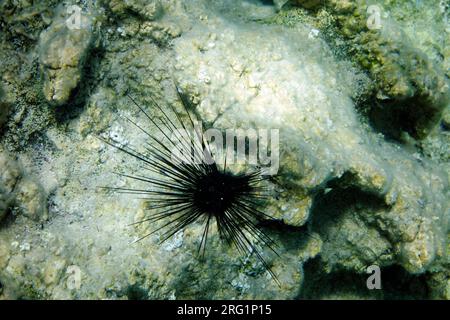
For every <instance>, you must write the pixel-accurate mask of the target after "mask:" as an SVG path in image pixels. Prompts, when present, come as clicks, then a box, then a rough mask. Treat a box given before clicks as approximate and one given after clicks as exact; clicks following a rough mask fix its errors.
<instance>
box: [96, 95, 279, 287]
mask: <svg viewBox="0 0 450 320" xmlns="http://www.w3.org/2000/svg"><path fill="white" fill-rule="evenodd" d="M177 93H178V97H179V99H180V101H181V103H182V105H183V107H184V111H185V112H186V116H187V119H188V121H186V123H185V122H184V121H183V120H182V117H181V116H180V114H178V113H177V112H176V111H175V110H174V108H173V107H172V106H171V107H170V110H166V111H164V110H163V108H161V107H160V106H159V104H158V103H157V102H156V101H155V100H154V99H153V98H151V100H152V104H153V106H154V107H155V108H157V110H158V112H159V113H161V117H160V118H159V120H156V119H153V118H152V117H151V116H150V115H149V114H148V113H147V112H146V111H145V110H144V109H143V108H142V107H141V106H140V105H139V104H138V103H137V102H136V101H135V99H133V98H132V97H131V96H129V98H130V99H131V101H132V102H133V103H134V104H135V105H136V107H137V108H139V110H140V111H141V112H142V113H143V115H144V116H145V117H146V119H147V120H148V121H150V123H151V124H152V125H153V126H155V127H156V128H157V129H158V131H159V132H160V133H161V134H162V136H163V137H164V138H166V139H167V140H168V142H163V140H162V139H158V138H156V137H155V136H153V135H151V134H150V133H149V132H148V131H147V130H145V129H143V127H142V126H141V125H139V124H137V123H136V122H135V121H133V120H130V119H128V118H127V120H128V121H130V122H131V123H132V124H133V125H134V126H135V127H136V128H138V129H139V130H142V131H143V132H144V133H145V134H146V135H147V136H148V139H149V140H148V143H147V145H146V147H145V150H146V151H145V152H138V151H137V150H136V149H133V148H131V147H126V146H122V145H118V144H117V143H114V142H112V141H110V140H104V142H106V143H108V144H109V145H111V146H113V147H115V148H117V149H118V150H120V151H122V152H125V153H126V154H128V155H130V156H132V157H134V158H136V159H138V160H139V161H141V162H142V163H143V165H144V168H145V170H148V171H150V172H152V173H153V174H156V176H157V178H153V177H149V176H134V175H123V174H122V176H124V177H127V178H130V179H134V180H139V181H141V182H144V183H148V184H149V188H148V189H132V188H107V189H112V190H114V191H117V192H122V193H131V194H140V195H145V199H146V201H147V202H148V203H149V208H150V212H151V213H150V214H149V216H148V217H146V218H145V219H144V220H142V221H138V222H136V223H143V222H149V223H152V222H156V221H160V220H162V226H160V227H158V228H157V229H154V230H153V231H152V232H151V233H150V234H148V235H146V236H144V237H142V238H140V239H139V240H142V239H143V238H145V237H148V236H149V235H151V234H153V233H155V232H156V231H159V230H163V232H164V233H163V237H162V240H161V243H162V242H164V241H166V240H167V239H169V238H170V237H172V236H173V235H174V234H175V233H177V232H178V231H180V230H182V229H184V228H185V227H187V226H188V225H190V224H192V223H194V222H196V221H200V222H202V223H204V229H203V233H202V238H201V240H200V245H199V253H200V254H201V256H204V252H205V248H206V242H207V240H208V234H209V231H210V228H211V225H212V223H213V221H215V223H216V226H217V230H218V232H219V236H220V238H221V239H222V240H223V241H225V242H226V243H228V244H230V245H234V246H236V248H237V249H238V250H239V252H240V253H241V254H247V253H249V252H250V253H253V254H255V255H256V257H257V258H258V259H259V261H261V263H262V264H263V266H264V268H265V269H266V270H267V271H268V272H269V273H270V274H271V276H272V278H273V279H275V280H276V281H277V278H276V276H275V275H274V273H273V272H272V270H271V268H270V266H269V265H268V264H267V262H266V261H265V259H264V258H263V256H262V254H261V252H260V251H259V250H258V248H257V247H256V244H255V243H256V242H259V245H262V246H263V247H264V246H265V247H268V248H269V249H270V250H271V251H273V252H275V253H276V251H275V250H274V247H275V243H274V241H273V240H272V239H271V238H270V237H269V236H268V235H267V233H266V232H265V231H264V230H263V229H262V227H261V223H262V222H264V221H267V220H272V218H270V217H269V216H267V215H266V214H265V213H263V212H262V211H261V210H260V209H258V208H259V207H261V201H262V200H264V198H265V197H266V190H265V188H264V187H263V186H262V182H263V180H265V176H263V175H261V169H256V170H254V171H252V172H251V173H239V174H236V173H232V172H231V171H229V170H228V169H227V166H226V159H225V163H224V165H223V168H219V166H218V165H217V163H216V162H215V161H214V159H213V155H212V153H211V151H210V148H209V144H208V143H207V141H206V139H205V137H204V135H202V134H201V133H199V132H198V131H197V130H196V129H195V125H194V121H193V117H192V116H191V115H190V113H189V110H190V109H192V106H191V105H190V102H189V100H188V99H187V98H186V97H185V96H184V94H183V93H182V92H181V90H180V89H179V88H178V87H177ZM168 111H170V115H169V112H168ZM172 113H173V116H172V117H171V115H172ZM177 126H178V127H177ZM180 128H182V129H183V130H187V128H192V129H193V132H194V134H192V135H189V136H186V135H181V134H173V135H172V138H169V134H170V133H174V132H177V131H178V130H179V129H180ZM174 138H175V141H174ZM184 147H188V148H187V149H184V150H190V152H189V154H187V155H186V153H184V157H183V158H182V157H180V156H177V155H174V151H176V152H175V153H178V154H182V153H181V151H182V150H181V149H182V148H184ZM186 160H188V161H186Z"/></svg>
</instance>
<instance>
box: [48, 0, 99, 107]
mask: <svg viewBox="0 0 450 320" xmlns="http://www.w3.org/2000/svg"><path fill="white" fill-rule="evenodd" d="M73 8H79V7H73ZM64 9H65V8H64ZM70 9H71V7H69V8H68V9H66V10H65V11H63V12H62V14H61V17H60V18H57V17H55V20H54V21H53V23H52V24H51V25H50V26H49V28H47V29H46V30H45V31H44V32H42V33H41V35H40V39H39V58H40V63H41V69H42V72H43V76H44V87H43V90H44V95H45V98H46V99H47V101H49V102H50V103H52V104H54V105H57V106H59V105H62V104H65V103H67V102H68V101H69V98H70V96H71V93H72V91H73V90H74V89H75V88H77V86H78V85H79V82H80V80H81V78H82V70H83V66H84V62H85V58H86V55H87V53H88V49H89V46H90V45H91V43H92V38H93V30H92V21H91V17H89V16H88V15H87V14H86V13H83V12H82V11H81V9H73V10H70ZM68 13H69V14H68Z"/></svg>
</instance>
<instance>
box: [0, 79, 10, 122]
mask: <svg viewBox="0 0 450 320" xmlns="http://www.w3.org/2000/svg"><path fill="white" fill-rule="evenodd" d="M10 106H11V104H10V103H9V102H8V101H6V98H5V93H4V92H3V89H2V87H1V86H0V131H1V129H2V127H3V125H4V124H5V123H6V120H7V118H8V115H9V110H10Z"/></svg>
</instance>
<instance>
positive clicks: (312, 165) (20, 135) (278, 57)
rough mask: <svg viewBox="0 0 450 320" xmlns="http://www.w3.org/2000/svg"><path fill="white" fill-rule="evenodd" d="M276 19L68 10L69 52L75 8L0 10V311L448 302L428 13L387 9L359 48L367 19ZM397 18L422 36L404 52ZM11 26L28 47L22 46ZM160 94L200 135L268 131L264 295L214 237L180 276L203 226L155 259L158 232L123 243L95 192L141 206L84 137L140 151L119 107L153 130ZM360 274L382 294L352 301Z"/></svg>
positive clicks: (173, 4)
mask: <svg viewBox="0 0 450 320" xmlns="http://www.w3.org/2000/svg"><path fill="white" fill-rule="evenodd" d="M274 3H275V5H273V6H272V5H270V4H268V3H267V2H261V1H257V0H252V1H250V0H248V1H224V0H223V1H222V0H215V1H206V0H193V1H189V2H185V1H176V0H164V1H162V0H161V1H156V0H155V1H139V0H133V1H107V2H106V1H105V2H100V3H98V4H96V5H95V6H88V5H85V6H84V7H83V5H82V4H81V3H78V6H80V7H81V9H82V10H81V13H82V14H81V21H82V23H83V25H84V23H86V26H89V27H87V28H85V29H83V28H82V29H81V30H78V33H77V32H75V31H76V30H71V29H68V28H67V24H66V21H67V16H66V15H65V13H66V12H67V11H66V8H67V7H68V6H69V5H72V4H74V3H69V2H66V3H62V4H59V3H56V2H49V3H48V7H47V8H46V9H45V10H44V9H43V8H40V7H33V6H27V5H26V4H21V6H20V7H19V8H18V9H17V10H15V11H14V10H13V11H11V10H10V5H11V3H8V2H6V4H4V5H3V7H1V8H2V10H4V12H5V15H3V17H4V18H2V20H1V21H0V22H1V23H3V24H4V25H6V26H9V27H10V28H9V30H11V31H10V33H5V34H4V35H1V36H0V37H1V38H0V39H1V40H2V43H1V45H2V49H3V50H2V51H1V52H2V53H0V54H1V55H4V56H2V57H3V58H4V59H3V60H4V62H3V63H2V65H1V68H2V71H3V72H2V74H3V77H2V80H1V81H2V83H1V85H0V87H2V88H4V91H5V96H6V97H8V102H9V105H10V108H11V109H12V110H11V111H10V112H9V116H8V118H4V119H5V120H3V121H4V122H5V121H8V122H7V123H5V124H4V127H5V132H4V136H3V137H2V140H1V143H2V146H3V147H2V151H1V153H0V168H1V169H2V171H1V172H0V174H1V175H0V178H1V179H0V283H2V285H3V291H2V292H0V297H1V298H53V299H59V298H112V299H122V298H128V299H183V298H187V299H191V298H205V299H214V298H259V299H264V298H272V299H274V298H277V299H278V298H285V299H294V298H380V299H382V298H434V299H449V298H450V296H449V292H450V284H449V280H448V279H449V265H450V264H449V255H448V254H449V243H448V235H449V215H450V212H449V210H450V209H449V200H448V199H449V169H450V166H449V158H448V146H449V145H450V141H449V140H450V138H449V135H448V126H449V125H448V123H449V121H448V119H447V118H448V110H449V107H448V80H447V76H448V75H446V73H445V71H444V70H445V62H444V61H446V59H447V60H448V51H445V46H442V45H441V44H442V41H441V40H442V33H443V32H444V33H445V30H444V29H441V27H442V23H441V22H440V21H439V19H437V18H435V19H436V20H437V21H436V23H433V24H426V23H423V24H421V23H422V22H423V21H422V20H420V18H421V17H422V18H423V17H427V16H440V15H442V14H443V13H442V12H441V11H440V9H439V6H438V5H436V6H434V7H426V10H425V9H424V8H422V7H421V4H420V2H417V3H416V5H412V4H403V5H398V4H393V3H391V1H385V2H384V3H383V4H382V5H383V10H384V11H383V12H385V13H388V14H389V15H387V16H382V18H383V19H382V21H383V22H384V23H385V24H382V28H381V29H377V30H369V29H368V28H367V25H366V20H367V19H366V18H367V6H368V5H369V4H371V3H368V2H366V1H359V2H356V3H355V2H351V1H333V0H330V1H289V2H288V1H275V2H274ZM243 9H245V10H243ZM418 10H419V11H420V10H421V11H423V15H418V14H417V13H416V12H417V11H418ZM34 12H38V14H36V13H35V14H32V15H31V17H30V13H34ZM401 14H404V15H408V14H410V15H414V16H415V17H416V18H417V23H418V24H419V25H421V26H423V28H428V29H426V30H428V32H424V33H422V34H420V35H419V36H418V38H419V40H418V41H414V42H413V41H410V40H408V37H409V38H410V39H412V38H413V35H412V33H411V32H412V31H411V30H414V28H413V27H412V26H411V25H410V24H408V23H406V22H405V21H404V20H403V19H401ZM416 15H417V16H416ZM14 17H15V18H16V19H14ZM18 18H20V19H23V21H27V24H26V25H27V26H28V27H29V31H30V32H29V34H35V33H37V34H39V33H40V36H38V35H36V36H34V37H33V38H34V40H32V39H28V40H25V38H23V36H21V35H20V28H19V27H18V25H17V22H16V21H17V19H18ZM421 21H422V22H421ZM18 30H19V31H18ZM94 30H96V31H95V32H94ZM74 32H75V33H74ZM97 32H98V35H97ZM430 35H431V36H430ZM13 39H19V40H21V42H20V43H15V42H14V41H18V40H13ZM96 40H98V41H96ZM93 41H95V42H96V43H95V45H93ZM93 47H97V49H96V50H94V52H93V53H92V52H90V50H92V48H93ZM16 51H19V52H24V54H20V55H13V54H12V53H14V52H16ZM442 56H443V57H444V58H442ZM14 70H20V73H21V76H19V77H15V76H14ZM41 75H43V77H42V78H40V76H41ZM82 79H89V81H83V80H82ZM80 81H81V82H80ZM174 81H175V82H177V83H178V85H179V87H180V88H181V89H182V90H183V91H184V92H185V93H186V94H187V96H188V98H189V99H190V101H191V102H192V103H193V105H194V106H195V114H196V115H197V116H198V117H199V118H201V119H202V120H203V121H204V122H205V123H207V124H208V125H212V126H214V127H215V128H218V129H229V128H244V129H248V128H270V129H279V132H280V166H279V171H278V174H277V176H275V177H274V179H271V181H270V182H269V186H270V190H271V193H272V194H271V195H272V196H273V200H271V201H269V202H268V203H267V204H266V206H265V207H264V211H265V212H266V213H267V214H269V215H271V216H273V217H274V218H277V219H278V220H279V223H277V224H274V225H269V226H267V232H269V233H270V234H271V236H272V237H273V238H274V239H275V240H276V242H277V243H278V244H279V247H278V248H277V251H278V253H279V257H277V256H274V255H273V254H272V253H271V252H270V251H269V250H265V251H264V252H263V255H264V257H265V258H266V260H267V261H268V263H269V265H271V266H272V268H273V271H274V272H275V273H276V274H277V276H278V278H279V280H280V283H281V286H277V284H276V283H275V282H274V281H273V280H272V279H271V278H270V277H269V276H268V274H267V273H266V272H265V271H264V268H263V267H262V266H261V263H260V262H258V260H257V259H255V257H254V256H253V255H251V254H249V255H248V256H246V257H241V258H240V256H239V254H238V253H237V252H236V250H235V248H233V247H229V246H226V245H224V244H222V243H221V242H220V241H219V238H218V236H217V234H216V232H215V231H214V230H213V232H212V234H211V239H210V241H209V243H208V246H209V250H208V251H207V254H206V257H205V259H204V261H200V260H199V259H197V258H196V252H197V247H198V244H199V241H200V238H201V232H202V228H201V225H193V226H191V227H189V228H187V229H185V230H184V231H183V232H179V233H177V234H176V235H175V236H174V237H173V238H172V239H170V241H168V242H166V243H164V244H162V245H160V244H159V237H160V234H159V233H156V234H153V235H151V236H150V237H148V238H146V239H144V240H142V241H139V242H137V243H133V241H134V240H136V239H138V238H140V237H142V236H145V235H146V234H148V233H149V231H150V230H154V229H155V228H156V227H157V225H156V226H149V225H147V224H140V225H136V226H130V224H132V223H133V222H136V221H140V220H142V219H143V218H145V215H146V214H147V210H146V209H147V208H146V205H145V204H144V203H143V202H142V201H141V200H139V199H137V198H134V197H130V196H129V195H121V194H110V193H105V192H103V191H100V190H99V187H101V186H119V187H140V186H139V185H138V184H136V183H135V182H131V181H128V180H125V179H123V178H121V177H120V176H117V175H115V174H113V172H124V173H128V174H133V173H135V174H139V172H140V170H141V169H140V168H141V167H140V164H139V163H136V161H135V160H133V159H130V158H129V157H127V156H126V155H124V154H122V153H120V152H118V151H117V150H115V149H112V148H110V147H108V146H107V145H105V144H104V143H102V142H101V140H99V139H98V136H99V135H101V136H106V137H109V138H110V139H113V140H114V141H116V142H118V143H122V144H125V145H134V146H137V147H138V148H139V147H140V146H141V147H142V146H143V145H144V144H145V142H146V139H147V137H146V135H145V134H144V133H143V132H141V131H140V130H136V128H135V127H133V126H132V125H131V124H130V123H129V122H128V121H127V120H126V119H125V118H126V117H127V118H132V119H136V120H137V121H138V122H139V123H140V124H142V126H143V127H145V128H146V129H147V130H149V132H151V133H156V128H154V127H152V126H151V125H150V124H149V123H147V122H146V121H145V119H144V118H143V117H142V114H141V113H139V110H137V108H135V107H133V104H132V103H131V102H130V99H129V98H128V97H127V95H126V94H127V93H130V94H131V95H132V96H133V97H134V98H135V99H136V100H137V101H138V102H139V103H140V104H141V105H142V106H144V108H145V109H146V110H147V112H149V114H151V115H152V116H158V114H157V112H156V110H155V109H154V108H152V107H151V106H152V98H154V99H156V100H157V101H158V102H160V103H161V105H162V106H167V105H172V106H173V107H174V108H176V109H179V108H181V106H180V103H179V101H178V100H177V95H176V91H175V87H174ZM81 85H83V86H84V88H83V89H82V92H81V95H82V96H83V99H79V100H77V104H76V105H72V104H71V102H72V100H71V96H72V95H73V93H74V91H76V90H77V88H79V87H80V86H81ZM412 102H414V103H412ZM55 105H58V106H59V107H58V108H54V106H55ZM0 110H1V109H0ZM179 110H181V109H179ZM442 113H443V117H442V119H441V114H442ZM383 114H388V115H389V117H387V118H388V119H385V118H383V117H382V116H381V115H383ZM1 115H2V114H1V113H0V116H1ZM404 115H408V117H409V118H408V120H407V121H403V120H402V121H390V119H394V120H395V118H394V116H398V117H400V118H401V119H404V118H403V116H404ZM6 119H8V120H6ZM397 120H398V119H397ZM438 123H441V126H436V124H438ZM380 131H381V132H384V133H387V134H388V137H389V138H392V137H394V138H396V139H397V141H395V142H393V141H392V140H390V139H387V138H386V137H385V136H384V135H382V134H380ZM405 133H408V134H409V135H410V136H411V137H412V138H411V137H407V136H406V138H405ZM414 138H421V139H422V141H420V142H419V141H416V140H414ZM3 149H5V150H3ZM13 153H15V156H13ZM370 265H378V266H380V267H381V272H382V281H383V290H368V289H367V287H366V279H367V274H366V269H367V267H368V266H370Z"/></svg>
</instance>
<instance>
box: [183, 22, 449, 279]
mask: <svg viewBox="0 0 450 320" xmlns="http://www.w3.org/2000/svg"><path fill="white" fill-rule="evenodd" d="M209 23H210V25H208V24H207V23H205V25H203V26H201V27H198V29H193V30H192V33H190V34H192V35H194V34H195V41H193V39H190V38H189V35H187V34H185V35H184V37H183V38H182V39H179V40H177V41H176V42H175V43H176V45H175V50H176V53H177V64H176V65H175V67H176V70H177V75H178V79H177V80H178V82H179V83H180V85H181V87H182V88H183V90H184V91H185V92H186V93H188V94H189V95H190V97H191V100H192V101H193V103H194V104H195V105H196V111H197V112H198V113H199V114H200V116H201V117H202V118H203V119H204V120H205V121H206V122H207V123H211V124H213V125H214V126H215V127H218V128H221V129H223V130H226V129H227V128H234V127H240V128H245V126H248V125H249V124H251V126H252V128H277V129H279V130H280V141H281V142H280V154H281V155H282V156H281V158H280V173H279V175H278V177H277V179H278V180H279V183H278V184H277V185H276V186H275V190H276V189H277V188H283V187H284V188H283V189H285V190H283V192H282V193H281V194H280V196H281V197H282V198H285V199H290V201H289V202H288V203H286V202H284V201H283V202H282V203H283V204H284V206H285V207H286V208H289V209H288V210H282V208H281V206H279V207H278V208H277V204H278V205H280V204H279V202H276V201H275V203H272V204H270V205H269V209H268V210H269V213H270V214H272V212H275V213H274V216H275V217H277V218H279V219H282V220H283V221H284V223H286V224H288V225H293V226H299V225H302V224H303V223H305V222H306V221H307V220H308V217H310V216H311V208H312V207H313V206H312V205H311V203H313V202H316V201H317V198H315V197H314V194H316V193H317V191H318V190H321V191H322V192H323V190H325V189H326V188H336V187H338V188H348V187H352V188H356V189H357V190H359V191H360V192H362V193H363V194H373V195H375V196H376V197H377V198H378V200H377V203H378V204H379V206H380V209H379V210H376V211H373V210H369V208H368V209H367V210H362V212H361V213H360V218H359V219H358V220H357V221H353V222H351V225H350V224H349V223H350V221H349V222H345V223H344V221H343V222H342V223H344V225H346V226H348V228H343V229H342V231H341V234H340V237H339V238H336V239H334V240H333V237H334V236H333V234H323V236H324V238H326V239H330V241H333V242H334V244H335V245H336V247H335V248H334V249H333V250H330V251H335V250H338V249H337V248H342V247H345V246H343V245H342V244H340V243H339V241H340V240H339V239H345V240H343V241H344V242H345V241H348V239H350V238H352V237H355V235H356V234H358V232H360V231H361V232H360V235H361V236H364V235H366V234H370V235H371V238H368V239H366V241H359V242H358V241H352V242H350V243H351V252H350V255H352V256H353V257H354V259H356V260H355V262H352V261H350V262H349V263H344V268H348V269H351V270H354V271H356V272H361V265H362V263H360V262H358V261H361V260H358V259H362V261H364V262H367V261H368V260H370V259H372V260H373V261H372V262H373V263H379V264H380V265H386V264H389V263H398V264H401V265H402V266H403V267H404V268H405V269H407V270H408V271H409V272H412V273H421V272H424V271H425V270H427V268H428V267H429V266H430V265H431V264H432V263H433V261H436V260H438V257H441V256H442V255H443V254H444V252H445V250H444V248H445V243H446V234H447V228H448V211H447V209H446V206H447V198H446V195H445V190H447V189H446V188H447V186H448V177H447V175H446V174H445V171H444V170H443V169H442V168H439V167H437V168H436V167H435V165H434V164H433V163H430V162H428V161H427V160H425V159H424V160H423V161H421V162H418V161H417V159H415V158H414V157H412V156H411V155H409V154H408V153H406V152H404V151H402V150H399V149H398V148H397V147H396V146H394V145H391V144H389V143H386V142H384V141H383V140H380V137H379V136H377V135H375V134H374V133H372V132H370V131H367V129H366V128H364V127H363V126H362V125H361V124H360V123H359V122H358V118H357V114H356V111H355V108H354V106H353V104H352V103H351V100H350V92H351V91H352V84H353V83H354V81H357V79H358V77H357V76H355V75H354V74H352V73H351V72H352V71H351V69H348V70H343V69H339V68H345V67H344V66H345V64H344V65H341V66H339V64H337V63H336V62H335V61H334V60H333V58H332V54H331V53H330V52H328V51H327V49H326V46H325V45H323V43H321V41H320V40H319V39H311V38H310V37H308V34H309V30H308V29H307V28H305V29H303V30H299V28H297V29H296V32H295V33H294V32H292V33H290V32H288V31H284V32H283V36H280V32H277V31H276V30H277V29H276V28H273V29H271V28H262V27H261V26H259V27H258V29H259V33H260V34H261V36H258V35H256V32H255V31H254V30H253V29H252V27H251V26H249V27H248V29H244V28H242V27H240V28H239V30H238V29H234V28H233V27H230V26H228V27H225V26H220V23H219V22H218V21H214V22H209ZM221 28H224V29H225V30H226V32H222V33H220V32H219V31H218V30H220V29H221ZM262 29H263V30H262ZM211 34H220V36H218V37H217V38H215V39H214V40H211V38H210V35H211ZM255 37H256V39H255ZM202 41H203V42H202ZM244 44H245V45H244ZM288 44H289V45H288ZM199 47H201V48H204V49H203V50H199V49H198V48H199ZM313 52H314V53H313ZM319 52H320V54H318V53H319ZM319 61H320V62H319ZM205 79H207V81H206V80H205ZM343 79H346V80H343ZM333 181H338V184H337V186H334V187H333V183H332V182H333ZM330 183H331V185H330ZM290 185H292V187H291V188H289V189H287V187H288V186H290ZM293 186H295V188H294V187H293ZM286 189H287V190H286ZM290 189H292V190H290ZM299 190H304V191H303V192H300V191H299ZM275 195H277V192H275V193H274V196H275ZM277 197H278V196H276V197H275V198H277ZM355 201H356V203H355V205H356V206H360V205H362V206H364V203H360V200H358V199H356V200H355ZM296 203H297V205H296ZM308 203H309V204H308ZM305 204H307V205H305ZM316 206H317V203H316ZM270 208H274V209H270ZM275 208H277V209H275ZM342 210H343V211H342V213H341V214H340V219H344V217H345V215H344V212H345V210H344V208H342ZM352 214H354V213H353V211H352ZM350 226H352V227H350ZM358 228H360V229H361V230H359V231H358V232H356V230H358ZM327 232H332V229H330V231H327ZM367 246H373V250H374V252H378V253H379V254H370V255H369V256H366V249H365V248H366V247H367ZM326 247H327V244H326V242H325V243H324V248H326ZM377 248H379V249H377ZM388 249H389V250H391V251H392V252H391V253H389V255H388V257H384V255H382V254H381V253H382V252H385V251H386V250H388ZM343 252H344V251H343ZM336 257H339V254H337V255H336ZM367 257H370V259H369V258H367ZM330 261H333V262H331V265H333V264H341V265H342V263H343V262H342V261H346V260H345V259H343V260H342V261H341V259H339V258H337V259H330Z"/></svg>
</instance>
